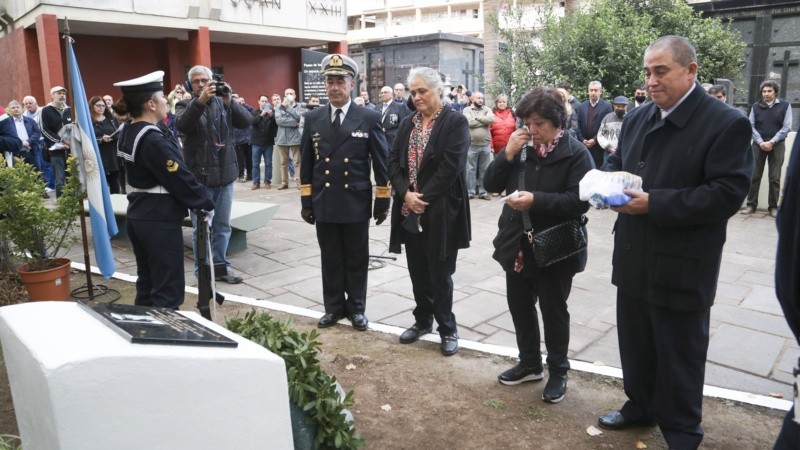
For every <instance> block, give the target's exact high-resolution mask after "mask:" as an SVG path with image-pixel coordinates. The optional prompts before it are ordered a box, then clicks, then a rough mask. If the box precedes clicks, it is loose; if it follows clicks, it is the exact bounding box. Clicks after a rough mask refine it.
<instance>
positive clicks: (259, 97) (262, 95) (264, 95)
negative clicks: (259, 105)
mask: <svg viewBox="0 0 800 450" xmlns="http://www.w3.org/2000/svg"><path fill="white" fill-rule="evenodd" d="M261 97H267V101H269V99H270V96H269V95H267V94H258V100H259V101H261Z"/></svg>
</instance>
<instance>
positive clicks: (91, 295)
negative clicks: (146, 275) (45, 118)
mask: <svg viewBox="0 0 800 450" xmlns="http://www.w3.org/2000/svg"><path fill="white" fill-rule="evenodd" d="M64 39H72V38H71V37H70V35H69V20H68V19H67V18H66V17H65V18H64ZM67 86H68V87H69V90H68V91H67V92H69V95H70V96H71V97H72V107H71V108H70V115H71V116H72V124H73V125H72V126H73V130H72V131H73V133H74V132H75V129H74V127H76V126H77V118H76V116H75V105H76V103H75V89H73V88H72V71H71V70H69V58H67ZM81 169H82V168H81V167H79V168H78V170H79V171H80V170H81ZM72 176H74V177H75V176H79V175H78V174H76V173H74V174H72ZM56 201H58V200H56ZM81 206H83V201H82V200H81ZM80 216H81V239H82V240H83V263H84V264H85V265H86V289H88V290H89V300H94V286H92V265H91V260H90V259H89V241H88V238H87V237H86V214H84V213H83V212H81V214H80Z"/></svg>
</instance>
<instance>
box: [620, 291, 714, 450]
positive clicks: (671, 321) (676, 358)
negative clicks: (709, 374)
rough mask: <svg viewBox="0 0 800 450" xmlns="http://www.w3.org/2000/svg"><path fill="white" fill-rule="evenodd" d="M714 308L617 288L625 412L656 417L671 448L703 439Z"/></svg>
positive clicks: (635, 416) (685, 446)
mask: <svg viewBox="0 0 800 450" xmlns="http://www.w3.org/2000/svg"><path fill="white" fill-rule="evenodd" d="M710 316H711V314H710V311H709V310H708V309H705V310H702V311H679V310H675V309H669V308H660V307H655V306H651V305H650V304H649V303H648V302H647V300H646V299H644V298H641V297H635V296H629V295H624V294H621V293H619V292H618V293H617V333H618V337H619V354H620V359H621V361H622V379H623V385H624V386H625V394H626V395H627V396H628V401H627V402H626V403H625V405H624V406H623V407H622V415H623V416H624V417H625V418H627V419H630V420H644V419H652V418H655V420H656V422H658V425H659V427H660V428H661V433H662V434H663V435H664V439H665V440H666V441H667V444H668V445H669V447H670V448H674V449H696V448H697V447H698V446H699V445H700V441H702V440H703V429H702V428H701V427H700V422H701V421H702V416H703V380H704V378H705V367H706V354H707V353H708V327H709V318H710Z"/></svg>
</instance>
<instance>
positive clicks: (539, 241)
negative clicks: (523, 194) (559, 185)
mask: <svg viewBox="0 0 800 450" xmlns="http://www.w3.org/2000/svg"><path fill="white" fill-rule="evenodd" d="M527 153H528V152H527V147H523V148H522V151H521V153H520V162H521V163H522V170H520V172H519V186H518V189H524V188H525V166H526V165H527V164H526V160H527ZM534 201H535V200H534ZM520 213H521V214H522V224H523V225H524V230H523V233H524V234H525V237H526V238H527V239H528V243H529V244H530V246H531V250H533V256H534V259H535V260H536V265H537V266H538V267H547V266H549V265H551V264H554V263H557V262H559V261H562V260H565V259H567V258H569V257H570V256H572V255H574V254H576V253H580V252H582V251H583V250H585V249H586V245H587V239H586V231H585V228H584V227H585V225H586V222H588V221H589V219H588V218H587V217H586V216H585V215H581V218H580V219H569V220H567V221H566V222H563V223H560V224H558V225H553V226H552V227H549V228H545V229H544V230H541V231H539V232H538V233H535V234H534V232H533V225H531V217H530V215H529V213H528V211H520Z"/></svg>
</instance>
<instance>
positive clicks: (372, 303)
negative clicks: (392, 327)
mask: <svg viewBox="0 0 800 450" xmlns="http://www.w3.org/2000/svg"><path fill="white" fill-rule="evenodd" d="M413 309H414V300H413V299H408V298H406V297H400V296H399V295H396V294H393V293H391V292H383V293H380V294H377V295H370V296H369V298H368V299H367V317H369V320H372V321H376V322H383V319H386V318H388V317H392V316H395V315H397V314H399V313H401V312H404V311H410V310H413Z"/></svg>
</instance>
